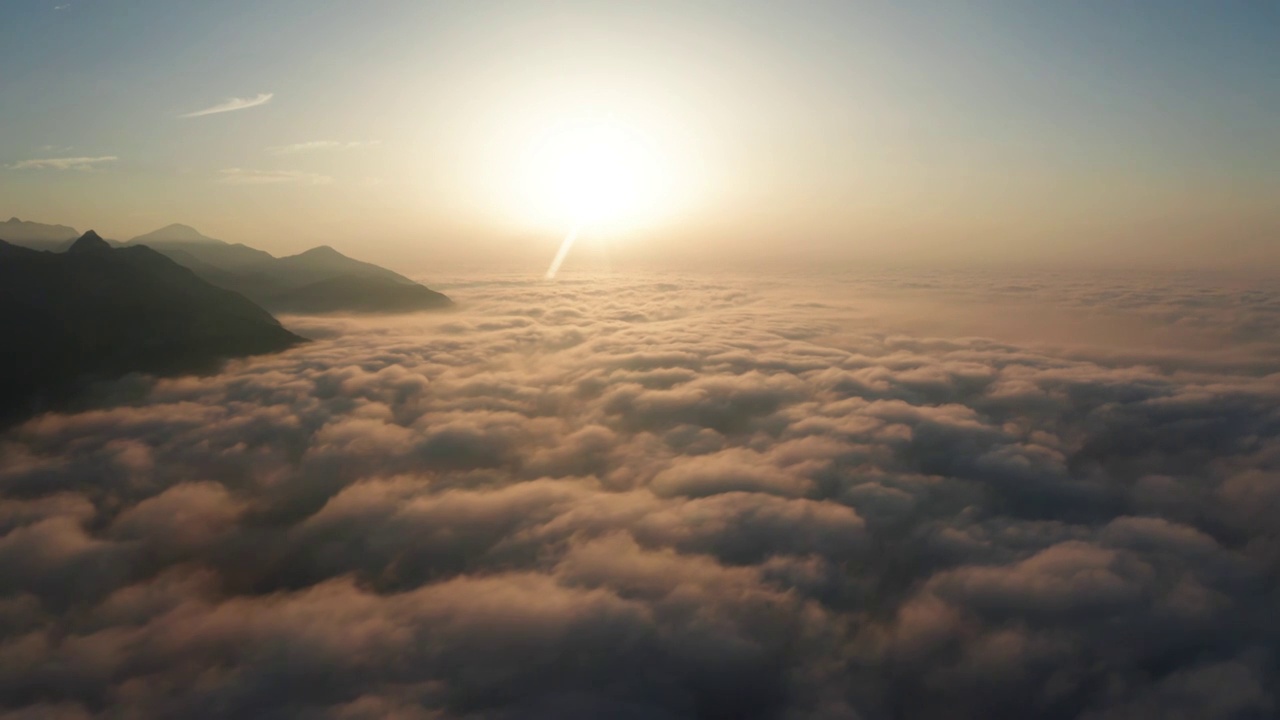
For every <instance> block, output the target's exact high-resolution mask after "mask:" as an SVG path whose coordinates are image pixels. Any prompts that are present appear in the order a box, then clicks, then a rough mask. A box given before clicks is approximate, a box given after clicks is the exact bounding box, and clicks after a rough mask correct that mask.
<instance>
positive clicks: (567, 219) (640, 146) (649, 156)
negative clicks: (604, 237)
mask: <svg viewBox="0 0 1280 720" xmlns="http://www.w3.org/2000/svg"><path fill="white" fill-rule="evenodd" d="M661 157H662V156H661V152H660V151H659V148H657V147H656V146H655V144H654V143H653V142H652V141H650V140H649V139H648V138H647V137H646V136H644V135H643V134H642V133H640V132H638V131H636V130H634V129H631V128H628V127H627V126H625V125H624V124H621V123H619V122H617V121H614V120H612V119H596V120H586V121H576V122H565V123H560V124H559V125H557V126H554V127H552V128H550V129H549V130H548V131H546V132H545V133H544V134H542V136H541V137H538V138H537V139H536V140H535V141H534V142H533V143H532V146H531V148H530V150H529V152H528V155H527V158H526V163H525V165H526V172H525V175H526V178H525V185H526V188H527V192H528V194H529V195H530V198H529V200H530V204H532V205H533V206H535V207H536V208H538V209H539V210H540V214H543V215H544V216H551V218H554V220H553V222H555V223H556V224H560V225H563V226H564V227H565V229H570V228H578V229H580V230H582V231H584V232H591V231H599V232H610V231H617V230H622V229H626V228H628V227H631V226H634V225H637V224H641V223H643V222H645V221H647V220H650V219H652V217H653V216H654V215H655V214H656V213H657V212H658V211H659V210H660V209H661V206H662V203H663V201H664V196H665V194H666V190H667V189H668V188H667V186H668V183H667V182H666V177H665V176H664V169H663V163H662V160H661Z"/></svg>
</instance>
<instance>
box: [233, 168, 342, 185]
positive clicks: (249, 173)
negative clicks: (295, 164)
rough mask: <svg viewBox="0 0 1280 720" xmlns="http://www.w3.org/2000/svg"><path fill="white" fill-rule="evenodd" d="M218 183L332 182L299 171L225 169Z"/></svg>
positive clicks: (312, 183)
mask: <svg viewBox="0 0 1280 720" xmlns="http://www.w3.org/2000/svg"><path fill="white" fill-rule="evenodd" d="M218 182H220V183H223V184H226V185H280V184H295V185H327V184H329V183H331V182H333V178H331V177H329V176H328V175H321V174H319V173H310V172H303V171H301V170H249V169H245V168H225V169H223V170H221V171H219V174H218Z"/></svg>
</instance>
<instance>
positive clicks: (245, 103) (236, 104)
mask: <svg viewBox="0 0 1280 720" xmlns="http://www.w3.org/2000/svg"><path fill="white" fill-rule="evenodd" d="M275 96H276V94H275V93H258V95H257V96H256V97H251V98H230V99H228V100H227V101H225V102H221V103H218V104H217V105H214V106H213V107H207V108H205V109H203V110H196V111H195V112H189V113H186V114H184V115H179V116H178V117H182V118H193V117H202V116H204V115H216V114H217V113H225V112H234V111H236V110H247V109H249V108H251V107H258V106H259V105H265V104H267V103H268V102H271V98H273V97H275Z"/></svg>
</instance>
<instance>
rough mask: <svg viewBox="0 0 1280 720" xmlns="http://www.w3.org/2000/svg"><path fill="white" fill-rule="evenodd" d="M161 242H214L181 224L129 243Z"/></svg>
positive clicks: (163, 228) (166, 227)
mask: <svg viewBox="0 0 1280 720" xmlns="http://www.w3.org/2000/svg"><path fill="white" fill-rule="evenodd" d="M161 240H164V241H170V242H175V241H176V242H216V241H215V240H214V239H213V238H211V237H208V236H206V235H203V234H201V233H200V231H199V230H196V229H195V228H193V227H191V226H190V225H183V224H182V223H172V224H170V225H165V226H164V227H162V228H160V229H159V230H153V231H151V232H149V233H147V234H146V235H139V236H138V237H136V238H134V239H132V240H130V241H129V242H130V243H137V242H144V243H145V242H147V241H152V242H157V241H161Z"/></svg>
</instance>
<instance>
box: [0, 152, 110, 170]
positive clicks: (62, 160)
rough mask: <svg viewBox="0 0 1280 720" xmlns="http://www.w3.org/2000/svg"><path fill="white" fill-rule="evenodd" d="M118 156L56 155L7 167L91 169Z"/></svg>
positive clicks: (22, 168) (24, 168)
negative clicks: (55, 156)
mask: <svg viewBox="0 0 1280 720" xmlns="http://www.w3.org/2000/svg"><path fill="white" fill-rule="evenodd" d="M119 159H120V158H118V157H116V156H115V155H102V156H99V157H57V158H36V159H32V160H19V161H18V162H16V163H13V164H12V165H10V166H9V167H11V168H13V169H14V170H93V169H94V168H95V166H97V165H101V164H102V163H109V162H115V161H116V160H119Z"/></svg>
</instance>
